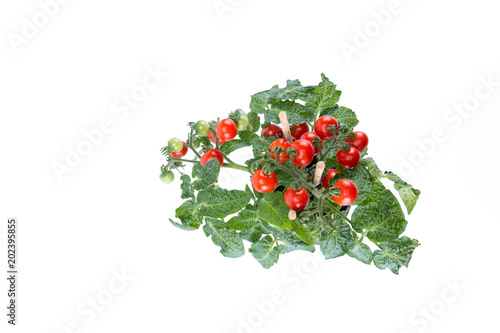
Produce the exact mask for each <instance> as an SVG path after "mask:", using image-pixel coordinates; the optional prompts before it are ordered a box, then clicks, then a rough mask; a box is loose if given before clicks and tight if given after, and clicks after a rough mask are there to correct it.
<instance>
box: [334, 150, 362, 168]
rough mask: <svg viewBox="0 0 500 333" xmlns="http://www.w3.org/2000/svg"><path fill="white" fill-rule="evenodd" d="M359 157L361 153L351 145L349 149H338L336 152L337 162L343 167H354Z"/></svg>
mask: <svg viewBox="0 0 500 333" xmlns="http://www.w3.org/2000/svg"><path fill="white" fill-rule="evenodd" d="M360 159H361V154H360V152H359V150H357V149H356V148H354V147H351V149H349V151H343V150H342V149H340V150H339V151H338V152H337V162H339V164H340V165H341V166H343V167H344V168H348V169H351V168H354V167H355V166H356V165H358V163H359V160H360Z"/></svg>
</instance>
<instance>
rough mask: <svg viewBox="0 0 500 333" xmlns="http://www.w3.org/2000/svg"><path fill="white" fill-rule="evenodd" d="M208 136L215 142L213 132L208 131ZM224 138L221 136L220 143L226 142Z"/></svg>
mask: <svg viewBox="0 0 500 333" xmlns="http://www.w3.org/2000/svg"><path fill="white" fill-rule="evenodd" d="M208 138H209V139H210V141H212V142H213V143H215V139H214V136H213V134H212V133H210V132H208ZM224 142H226V141H224V140H222V139H221V138H219V145H222V144H224Z"/></svg>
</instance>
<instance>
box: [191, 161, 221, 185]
mask: <svg viewBox="0 0 500 333" xmlns="http://www.w3.org/2000/svg"><path fill="white" fill-rule="evenodd" d="M219 173H220V162H219V160H218V159H217V158H212V159H211V160H209V161H208V162H207V163H206V164H205V165H204V166H203V167H202V168H201V170H200V171H199V172H197V178H198V179H197V180H195V181H194V182H193V187H194V189H195V190H198V191H199V190H204V189H206V188H208V187H209V186H210V185H212V184H215V183H216V182H217V180H218V179H219Z"/></svg>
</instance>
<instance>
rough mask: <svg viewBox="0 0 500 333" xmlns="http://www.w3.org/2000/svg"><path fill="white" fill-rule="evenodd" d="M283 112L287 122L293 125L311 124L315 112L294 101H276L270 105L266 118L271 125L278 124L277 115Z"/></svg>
mask: <svg viewBox="0 0 500 333" xmlns="http://www.w3.org/2000/svg"><path fill="white" fill-rule="evenodd" d="M281 111H285V112H286V114H287V116H288V121H289V122H290V123H293V124H302V123H311V122H313V121H314V120H315V116H316V114H315V111H314V109H313V108H310V107H306V106H304V105H302V104H299V103H296V102H294V101H277V102H274V103H272V104H271V106H270V107H269V110H267V111H266V116H267V117H268V118H269V120H270V121H271V122H273V123H276V124H279V123H280V118H279V113H280V112H281Z"/></svg>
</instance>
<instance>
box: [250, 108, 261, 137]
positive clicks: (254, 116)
mask: <svg viewBox="0 0 500 333" xmlns="http://www.w3.org/2000/svg"><path fill="white" fill-rule="evenodd" d="M247 117H248V123H249V124H250V126H251V130H252V132H254V133H255V132H257V131H258V130H259V129H260V116H259V114H258V113H257V112H254V111H250V112H248V114H247Z"/></svg>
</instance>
